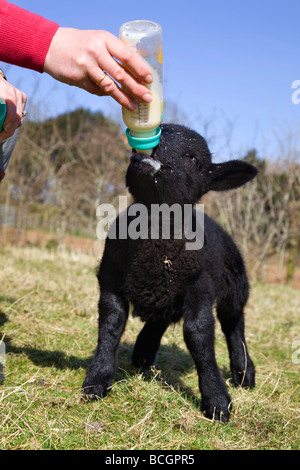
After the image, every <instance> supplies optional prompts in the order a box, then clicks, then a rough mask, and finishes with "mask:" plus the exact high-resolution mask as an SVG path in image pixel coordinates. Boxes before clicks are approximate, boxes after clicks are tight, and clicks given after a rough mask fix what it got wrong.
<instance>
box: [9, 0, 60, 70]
mask: <svg viewBox="0 0 300 470" xmlns="http://www.w3.org/2000/svg"><path fill="white" fill-rule="evenodd" d="M58 28H59V25H58V24H57V23H54V22H52V21H49V20H46V19H45V18H43V17H42V16H39V15H35V14H34V13H30V12H29V11H27V10H24V9H23V8H19V7H17V6H15V5H12V4H11V3H8V2H7V1H6V0H0V60H1V61H3V62H7V63H9V64H14V65H19V66H20V67H25V68H28V69H32V70H36V71H37V72H43V65H44V62H45V58H46V55H47V52H48V49H49V47H50V44H51V41H52V39H53V36H54V34H55V33H56V31H57V29H58Z"/></svg>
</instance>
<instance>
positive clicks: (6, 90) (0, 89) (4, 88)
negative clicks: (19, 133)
mask: <svg viewBox="0 0 300 470" xmlns="http://www.w3.org/2000/svg"><path fill="white" fill-rule="evenodd" d="M0 96H1V98H3V99H4V101H5V103H6V108H7V110H6V117H5V121H4V123H3V131H2V132H0V142H3V141H4V140H6V139H8V138H9V137H11V136H12V135H13V133H14V132H15V130H16V129H17V128H18V127H20V126H21V125H22V124H23V115H22V113H23V111H24V109H25V105H26V100H27V97H26V95H25V93H23V92H22V91H20V90H18V89H17V88H15V87H14V86H13V85H12V84H11V83H9V82H7V81H6V80H5V78H3V77H2V76H0Z"/></svg>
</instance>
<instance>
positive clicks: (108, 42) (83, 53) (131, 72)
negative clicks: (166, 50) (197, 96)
mask: <svg viewBox="0 0 300 470" xmlns="http://www.w3.org/2000/svg"><path fill="white" fill-rule="evenodd" d="M118 61H120V62H121V63H122V65H121V64H120V63H119V62H118ZM44 71H45V72H47V73H48V74H49V75H51V76H52V77H54V78H55V79H57V80H59V81H61V82H64V83H67V84H69V85H75V86H77V87H79V88H83V89H85V90H86V91H88V92H90V93H93V94H95V95H98V96H104V95H109V96H111V97H112V98H114V99H115V100H116V101H117V102H118V103H120V104H121V105H122V106H125V108H127V109H129V110H133V109H136V108H137V106H136V104H135V100H137V99H141V100H143V101H145V102H148V103H149V102H150V101H152V95H151V93H150V91H149V90H148V88H147V87H146V86H145V85H143V84H142V83H141V82H143V83H144V84H147V83H148V84H149V83H151V82H152V75H151V71H150V69H149V67H148V65H147V64H146V62H145V61H144V60H143V59H142V58H141V57H139V56H138V54H136V53H135V52H134V51H133V50H132V49H131V48H130V47H129V46H127V45H126V44H124V43H123V42H122V41H121V40H120V39H118V38H117V37H115V36H114V35H113V34H111V33H108V32H107V31H93V30H87V31H82V30H79V29H73V28H59V29H58V30H57V32H56V34H55V35H54V37H53V39H52V42H51V45H50V48H49V50H48V53H47V56H46V59H45V62H44ZM105 73H107V74H108V75H106V74H105ZM135 77H136V78H135ZM101 79H102V80H101ZM97 82H98V84H96V83H97ZM116 82H118V83H119V84H120V85H121V87H122V88H121V87H120V86H118V85H117V83H116Z"/></svg>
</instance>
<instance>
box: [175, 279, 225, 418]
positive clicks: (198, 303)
mask: <svg viewBox="0 0 300 470" xmlns="http://www.w3.org/2000/svg"><path fill="white" fill-rule="evenodd" d="M212 304H213V302H212V299H211V296H210V294H208V293H205V294H201V292H199V289H198V288H197V287H194V288H193V289H190V290H189V292H188V294H187V295H186V299H185V310H184V323H183V333H184V339H185V342H186V345H187V347H188V349H189V351H190V353H191V355H192V357H193V359H194V361H195V365H196V368H197V372H198V375H199V388H200V393H201V396H202V410H203V411H204V412H205V415H206V417H208V418H210V419H215V420H218V421H223V422H227V421H228V419H229V415H230V410H231V398H230V396H229V394H228V392H227V389H226V385H225V383H224V380H223V378H222V376H221V374H220V371H219V368H218V365H217V362H216V359H215V351H214V317H213V313H212Z"/></svg>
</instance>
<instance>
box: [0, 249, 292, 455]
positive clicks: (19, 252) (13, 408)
mask: <svg viewBox="0 0 300 470" xmlns="http://www.w3.org/2000/svg"><path fill="white" fill-rule="evenodd" d="M0 261H1V266H2V269H1V273H0V283H1V293H0V339H1V338H2V336H3V335H5V337H4V342H5V343H6V349H7V354H6V362H5V366H4V372H5V382H4V383H3V384H2V385H1V386H0V425H1V430H2V431H1V438H0V449H149V450H154V449H159V450H163V449H167V450H178V449H181V450H188V449H190V450H194V449H298V448H299V367H300V364H299V363H298V364H297V362H298V360H300V351H299V354H298V353H297V348H296V346H295V345H296V344H297V343H296V340H300V331H299V311H300V292H299V290H296V289H293V288H292V287H288V286H281V285H267V284H255V285H253V288H252V292H251V298H250V301H249V304H248V306H247V317H246V318H247V322H246V328H247V332H246V336H247V339H248V345H249V350H250V352H251V355H252V358H253V360H254V362H255V364H256V369H257V387H256V388H255V389H254V390H252V391H247V390H243V389H234V388H233V387H232V386H231V381H230V372H229V370H228V354H227V350H226V346H225V341H224V338H223V335H222V333H221V330H220V327H219V324H218V323H216V352H217V359H218V364H219V366H220V368H221V370H222V373H223V374H224V377H225V379H226V381H227V384H228V387H229V388H230V393H231V396H232V398H233V401H234V413H233V416H232V419H231V421H230V422H229V424H227V425H221V424H218V423H215V422H212V421H209V420H207V419H205V417H204V416H203V415H202V414H201V412H200V411H199V404H200V396H199V392H198V385H197V376H196V371H195V368H194V366H193V361H192V359H191V358H190V356H189V354H188V353H187V350H186V347H185V345H184V342H183V339H182V325H181V324H178V325H176V326H174V327H170V328H169V329H168V331H167V334H166V335H165V337H164V338H163V342H162V346H161V348H160V351H159V353H158V357H157V366H156V368H153V370H152V371H151V372H149V374H146V375H141V374H139V373H138V372H137V371H135V370H134V369H132V367H131V366H130V356H131V351H132V347H133V344H134V340H135V337H136V335H137V334H138V332H139V330H140V328H141V323H140V321H139V320H138V319H133V318H132V317H130V319H129V321H128V325H127V328H126V331H125V333H124V335H123V338H122V344H121V346H120V350H119V369H118V372H117V377H116V380H115V382H114V384H113V386H112V390H111V393H110V394H109V395H108V396H107V397H106V398H105V399H104V400H100V401H99V402H97V403H89V404H83V403H82V401H81V397H80V387H81V384H82V382H83V380H84V377H85V372H86V368H87V365H88V364H89V362H90V359H91V355H92V352H93V349H94V347H95V344H96V338H97V300H98V287H97V283H96V279H95V275H94V268H95V266H96V262H97V260H95V259H94V258H93V257H91V256H88V255H82V254H80V255H79V254H74V253H67V252H58V251H53V252H49V251H46V250H42V249H38V248H20V249H17V248H5V247H4V248H2V249H1V252H0ZM298 349H300V346H299V344H298Z"/></svg>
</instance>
